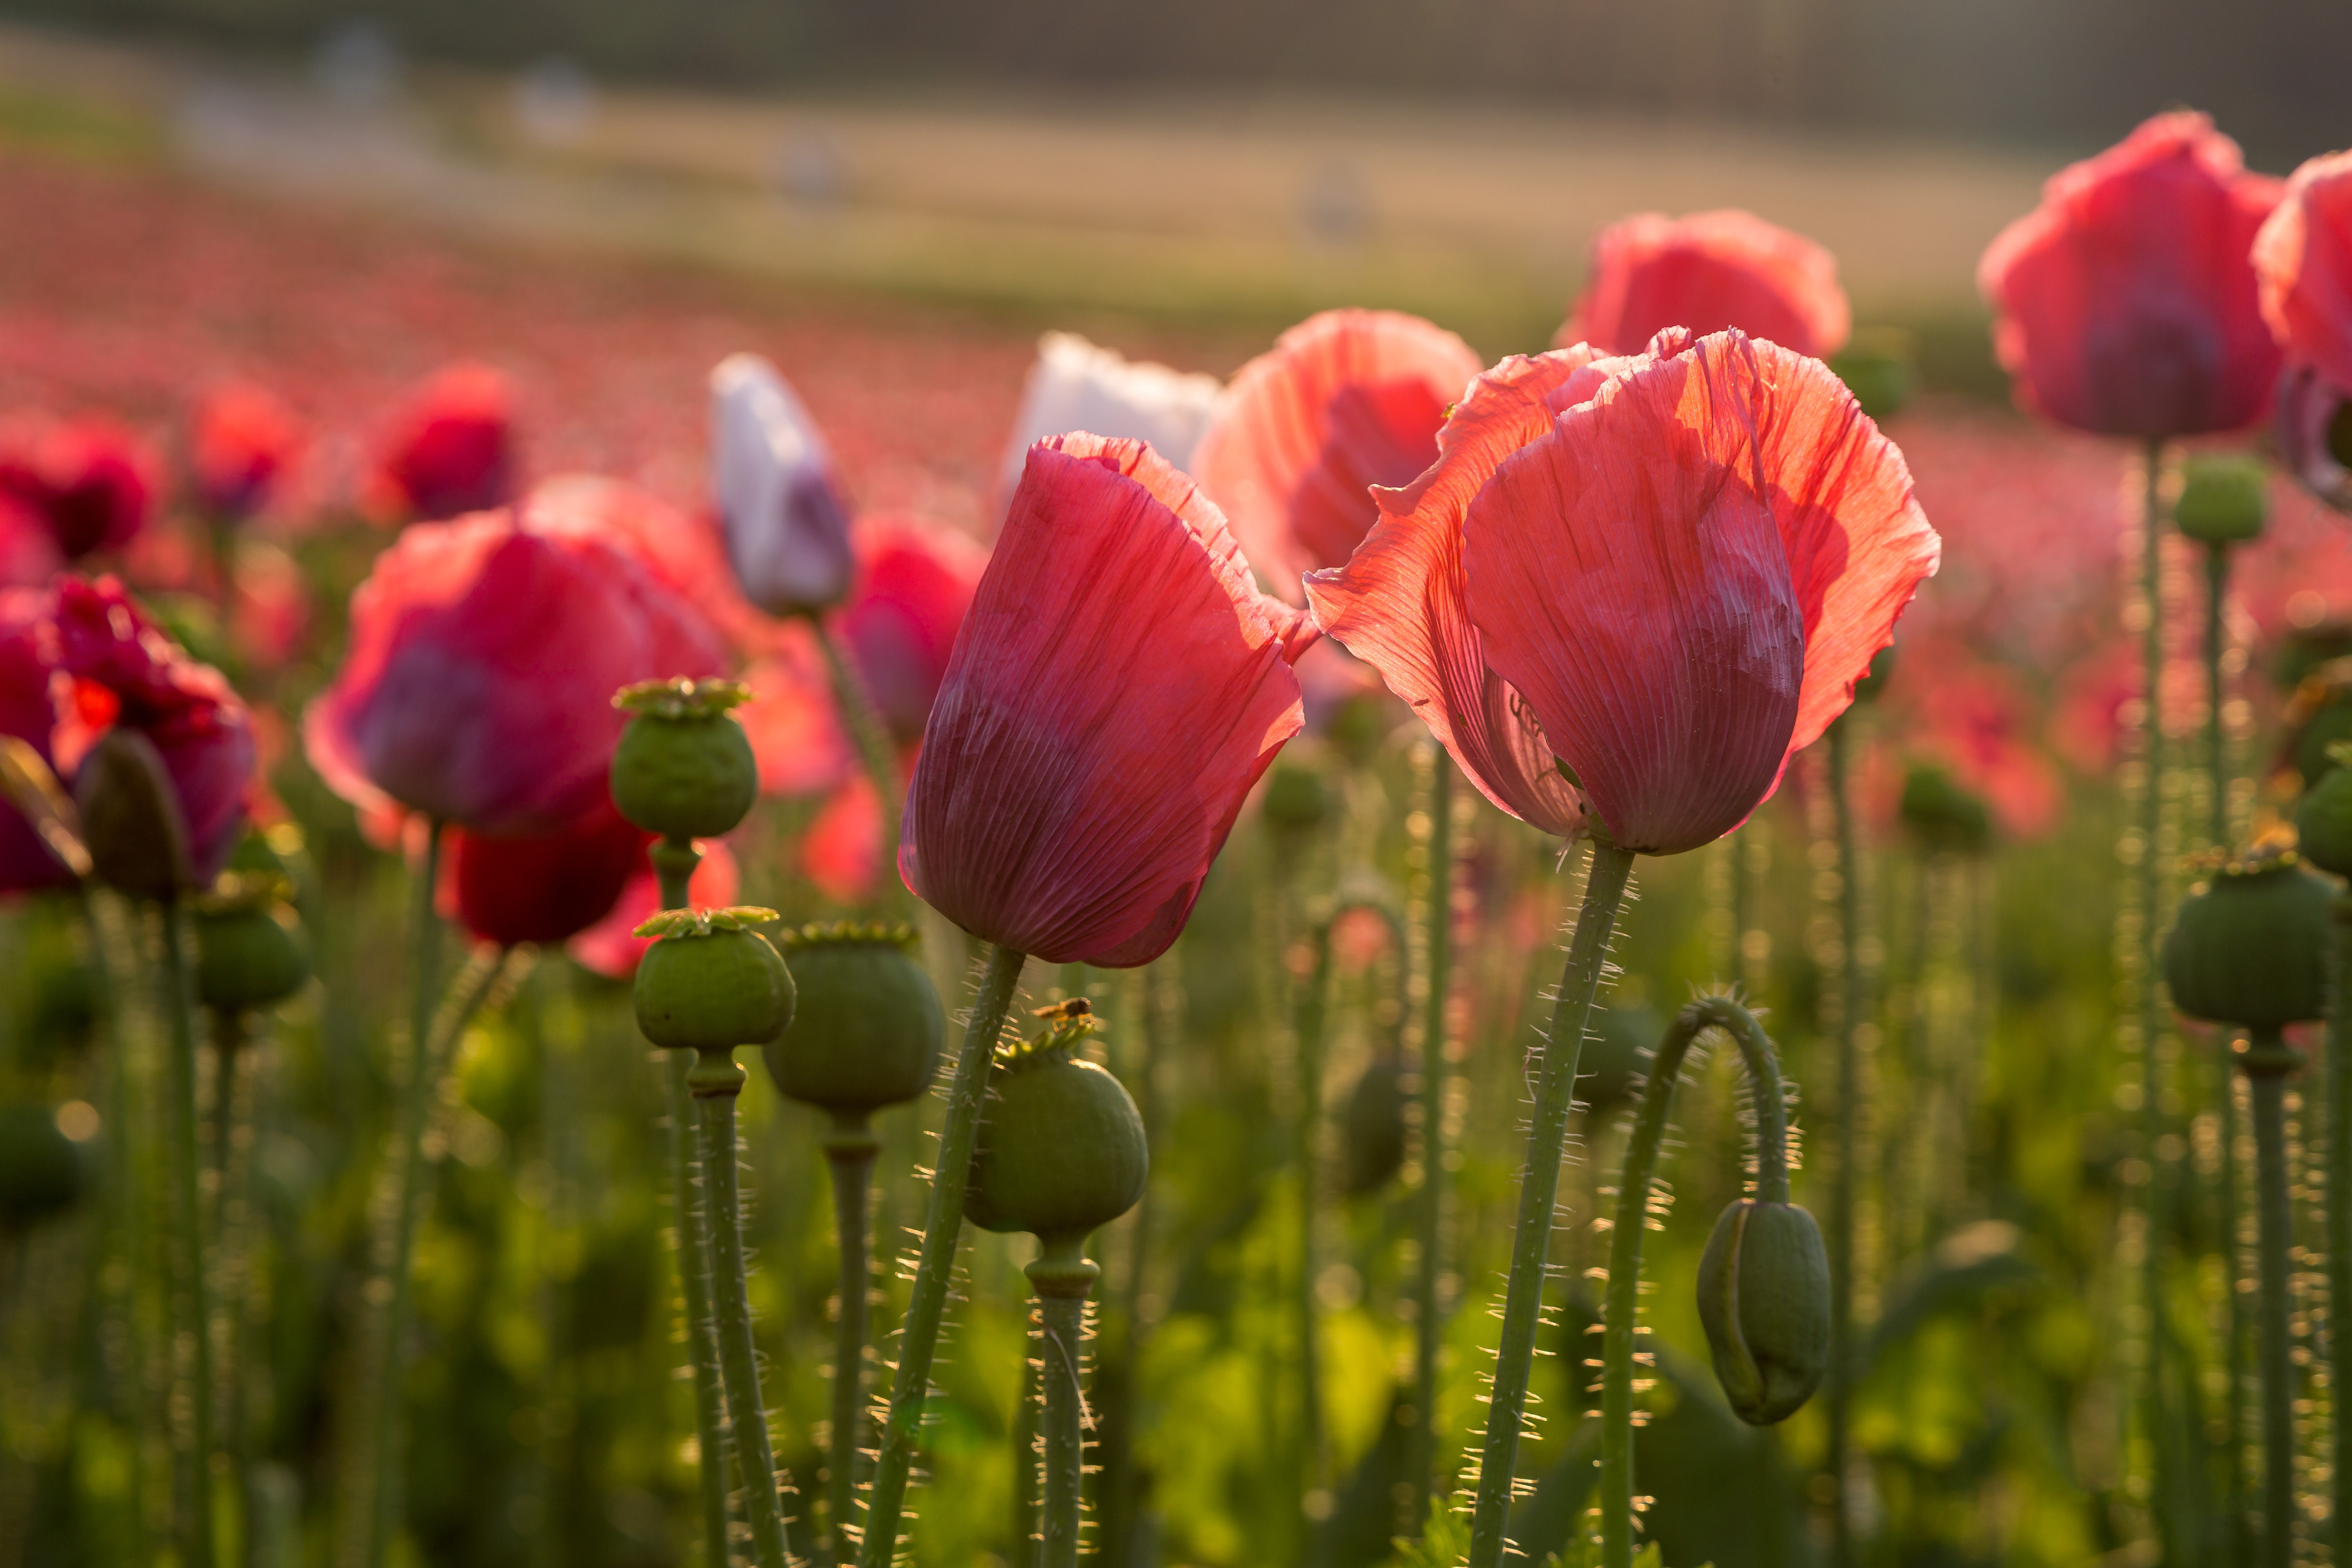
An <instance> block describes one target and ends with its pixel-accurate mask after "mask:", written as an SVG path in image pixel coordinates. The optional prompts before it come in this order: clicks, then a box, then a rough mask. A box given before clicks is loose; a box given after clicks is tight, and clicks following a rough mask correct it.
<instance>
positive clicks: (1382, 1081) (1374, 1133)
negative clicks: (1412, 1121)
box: [1340, 1056, 1406, 1198]
mask: <svg viewBox="0 0 2352 1568" xmlns="http://www.w3.org/2000/svg"><path fill="white" fill-rule="evenodd" d="M1404 1079H1405V1070H1404V1064H1403V1063H1402V1062H1401V1061H1399V1060H1398V1059H1397V1058H1394V1057H1388V1056H1381V1057H1374V1058H1372V1060H1371V1062H1370V1065H1369V1066H1367V1067H1366V1068H1364V1075H1363V1077H1361V1078H1360V1079H1357V1080H1356V1087H1355V1088H1354V1089H1351V1090H1349V1094H1348V1107H1347V1110H1346V1113H1345V1115H1344V1116H1343V1118H1342V1120H1341V1122H1340V1126H1341V1129H1342V1131H1344V1132H1345V1133H1346V1138H1347V1142H1346V1150H1345V1153H1346V1167H1347V1177H1348V1195H1349V1197H1351V1198H1352V1197H1361V1196H1362V1195H1363V1194H1366V1193H1370V1192H1377V1191H1379V1190H1380V1189H1381V1188H1382V1187H1384V1186H1386V1185H1388V1184H1389V1178H1390V1177H1391V1176H1393V1175H1395V1174H1396V1173H1397V1172H1399V1171H1400V1170H1402V1169H1403V1168H1404V1147H1405V1125H1404V1107H1405V1098H1406V1097H1405V1087H1404Z"/></svg>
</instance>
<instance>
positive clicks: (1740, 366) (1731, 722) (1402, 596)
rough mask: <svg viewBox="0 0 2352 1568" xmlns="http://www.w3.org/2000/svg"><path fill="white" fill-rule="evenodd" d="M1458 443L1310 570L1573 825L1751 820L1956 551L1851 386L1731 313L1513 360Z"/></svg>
mask: <svg viewBox="0 0 2352 1568" xmlns="http://www.w3.org/2000/svg"><path fill="white" fill-rule="evenodd" d="M1440 445H1441V447H1443V448H1444V455H1443V456H1442V457H1440V458H1439V459H1438V461H1437V463H1436V464H1435V465H1434V466H1433V468H1431V469H1430V471H1429V472H1428V473H1426V474H1424V475H1423V476H1422V478H1421V479H1419V480H1417V481H1416V482H1415V483H1414V485H1413V486H1412V488H1411V489H1408V490H1405V491H1403V492H1399V493H1396V494H1394V495H1392V496H1388V495H1384V496H1383V497H1382V499H1381V505H1382V510H1383V511H1384V513H1386V515H1385V516H1384V517H1383V519H1382V521H1381V525H1380V527H1379V528H1377V529H1375V530H1374V531H1373V533H1372V535H1371V537H1370V538H1369V539H1367V540H1366V541H1365V543H1364V548H1363V549H1362V550H1361V551H1360V552H1358V553H1357V556H1356V559H1355V560H1354V561H1351V562H1350V563H1349V565H1348V566H1347V568H1346V569H1345V570H1343V571H1340V572H1335V573H1324V574H1318V575H1317V576H1315V577H1313V578H1311V579H1309V583H1308V586H1309V590H1310V592H1311V593H1312V594H1313V595H1314V597H1315V603H1316V606H1317V613H1318V616H1319V617H1320V618H1321V619H1322V621H1323V624H1324V626H1326V627H1327V629H1328V630H1329V631H1330V632H1331V634H1332V635H1333V636H1334V637H1337V638H1338V639H1339V640H1340V641H1341V642H1343V643H1346V644H1348V646H1349V647H1350V649H1351V650H1352V651H1354V652H1356V653H1357V654H1358V655H1360V657H1362V658H1365V659H1366V660H1367V661H1369V662H1370V663H1371V664H1372V665H1373V666H1374V667H1375V668H1379V669H1380V670H1381V674H1382V676H1383V677H1384V678H1386V679H1387V680H1388V682H1389V685H1390V687H1391V689H1392V690H1394V691H1395V692H1396V693H1397V695H1398V696H1400V697H1402V698H1403V699H1404V700H1406V701H1407V702H1408V703H1411V704H1412V706H1413V708H1414V709H1415V710H1416V711H1419V712H1421V713H1422V714H1423V717H1424V718H1426V719H1428V720H1429V721H1430V722H1431V728H1432V729H1433V731H1436V732H1437V733H1438V736H1439V739H1441V740H1443V741H1444V742H1445V743H1446V745H1447V748H1448V750H1450V751H1452V752H1453V753H1454V757H1455V759H1456V761H1458V762H1459V763H1461V764H1462V767H1463V771H1464V772H1465V773H1468V774H1469V775H1470V776H1471V778H1472V779H1473V780H1474V781H1475V782H1476V783H1477V784H1478V785H1479V787H1480V788H1481V789H1482V790H1484V791H1485V792H1486V794H1487V795H1488V796H1489V797H1490V798H1492V799H1494V800H1495V801H1496V804H1497V805H1502V806H1503V807H1504V808H1505V809H1506V810H1510V811H1513V812H1515V813H1516V814H1517V815H1520V816H1527V817H1528V819H1529V820H1530V821H1534V822H1537V823H1538V825H1540V826H1545V827H1548V828H1549V829H1550V830H1552V831H1554V832H1574V831H1575V830H1576V829H1577V828H1578V826H1580V825H1581V823H1582V820H1583V817H1582V815H1581V812H1591V813H1597V814H1598V816H1599V817H1600V819H1601V822H1602V823H1603V824H1605V825H1606V826H1607V828H1608V830H1609V833H1610V835H1611V837H1612V838H1614V839H1615V841H1616V842H1617V843H1619V844H1620V845H1622V846H1623V847H1626V848H1629V849H1633V850H1638V851H1641V852H1643V853H1646V854H1653V855H1670V854H1675V853H1677V852H1679V851H1681V850H1684V849H1691V848H1696V847H1697V846H1699V845H1701V844H1705V843H1706V842H1708V841H1709V840H1711V839H1713V838H1716V837H1720V836H1721V835H1722V834H1724V833H1727V832H1728V831H1730V829H1731V828H1733V827H1735V826H1738V824H1739V822H1740V821H1741V820H1742V819H1743V818H1744V817H1746V816H1747V815H1748V813H1749V812H1750V811H1752V810H1753V809H1754V808H1755V806H1756V805H1757V804H1758V803H1759V802H1760V801H1761V800H1763V799H1764V798H1765V796H1767V795H1769V794H1770V793H1771V791H1772V788H1773V786H1774V784H1776V783H1777V782H1778V780H1779V778H1780V773H1781V770H1782V769H1783V767H1784V766H1785V765H1786V763H1787V759H1788V757H1789V755H1790V753H1792V752H1795V751H1796V750H1798V749H1799V748H1801V747H1802V746H1805V745H1808V744H1810V743H1811V742H1812V741H1813V740H1814V739H1816V738H1817V737H1818V736H1819V735H1820V734H1821V732H1822V731H1823V730H1824V729H1826V728H1828V726H1829V723H1830V721H1832V719H1834V718H1835V717H1837V715H1838V714H1839V713H1840V712H1842V711H1843V710H1844V709H1845V707H1846V705H1847V703H1848V702H1850V701H1851V700H1853V682H1854V680H1855V679H1857V678H1858V677H1860V676H1861V675H1862V673H1863V672H1864V670H1865V669H1866V668H1869V664H1870V659H1871V658H1872V656H1873V655H1874V654H1875V653H1876V652H1877V650H1878V649H1880V648H1882V647H1885V646H1886V645H1887V643H1888V642H1889V641H1891V640H1892V637H1893V631H1894V625H1895V616H1897V615H1899V614H1900V613H1901V611H1902V608H1903V606H1904V605H1906V604H1907V603H1908V602H1909V600H1910V598H1911V595H1912V593H1913V591H1914V590H1915V589H1916V587H1917V585H1918V584H1919V581H1920V580H1921V579H1922V578H1924V577H1926V576H1927V575H1928V574H1930V573H1932V572H1933V571H1934V570H1935V566H1936V559H1937V539H1936V535H1935V531H1934V530H1932V529H1930V528H1929V527H1928V526H1927V519H1926V518H1925V517H1923V516H1922V515H1921V514H1920V512H1919V510H1918V507H1917V506H1916V504H1915V503H1914V502H1913V500H1912V499H1911V482H1910V476H1909V474H1908V473H1907V472H1906V470H1905V468H1904V466H1903V459H1902V456H1901V454H1900V453H1898V452H1897V451H1895V447H1894V446H1893V445H1892V444H1891V443H1889V442H1888V441H1887V440H1886V439H1885V437H1883V436H1881V435H1880V434H1879V433H1878V429H1877V427H1876V426H1874V425H1873V424H1872V423H1871V422H1870V420H1869V419H1868V418H1867V417H1865V416H1864V415H1863V413H1862V411H1861V409H1860V408H1859V407H1858V406H1856V405H1855V404H1854V401H1853V396H1852V395H1850V394H1848V393H1847V392H1846V390H1845V388H1844V386H1843V384H1841V383H1840V382H1839V381H1838V379H1837V378H1836V376H1835V375H1833V374H1831V372H1830V371H1829V370H1828V369H1827V368H1826V367H1825V366H1823V365H1822V363H1820V362H1819V361H1817V360H1813V359H1811V358H1808V357H1806V356H1803V355H1800V354H1797V353H1793V352H1791V351H1790V350H1787V349H1783V348H1780V347H1779V346H1778V345H1776V344H1772V343H1768V342H1754V341H1751V340H1749V339H1748V338H1747V337H1746V336H1744V335H1743V334H1741V333H1739V332H1737V331H1732V332H1721V333H1717V334H1714V335H1711V336H1708V337H1706V338H1696V339H1695V338H1694V337H1693V336H1692V335H1691V334H1690V333H1688V332H1684V331H1670V332H1662V333H1660V334H1659V336H1658V338H1657V340H1656V342H1654V343H1653V344H1652V345H1651V349H1650V352H1649V353H1646V354H1642V355H1638V356H1634V357H1633V358H1630V359H1601V360H1595V359H1592V358H1591V357H1590V351H1589V350H1583V349H1580V350H1571V351H1565V352H1556V353H1550V354H1546V355H1543V356H1541V357H1540V358H1538V359H1534V360H1526V359H1512V360H1506V361H1505V362H1504V363H1502V364H1500V365H1498V366H1496V368H1495V369H1494V370H1492V371H1489V372H1488V373H1487V374H1486V375H1484V376H1481V377H1480V378H1479V381H1478V383H1477V384H1476V385H1475V386H1474V387H1473V388H1472V390H1471V394H1470V395H1469V396H1468V397H1466V398H1465V399H1464V401H1463V404H1462V406H1461V407H1460V408H1458V409H1456V410H1455V412H1454V417H1453V419H1451V420H1450V421H1448V424H1447V427H1446V430H1445V433H1444V436H1443V437H1441V438H1440ZM1474 628H1475V636H1474V635H1472V634H1473V629H1474ZM1441 720H1443V721H1444V728H1443V729H1440V728H1439V722H1440V721H1441ZM1554 759H1557V763H1558V766H1559V774H1560V775H1565V776H1566V777H1567V778H1568V780H1569V782H1570V783H1572V784H1577V785H1578V786H1580V791H1581V796H1582V799H1581V803H1580V802H1579V801H1578V799H1577V797H1576V795H1574V794H1570V793H1564V792H1562V791H1561V790H1560V789H1559V785H1558V784H1555V783H1553V782H1551V780H1552V778H1553V776H1554V775H1553V773H1552V767H1553V760H1554ZM1580 805H1581V812H1580Z"/></svg>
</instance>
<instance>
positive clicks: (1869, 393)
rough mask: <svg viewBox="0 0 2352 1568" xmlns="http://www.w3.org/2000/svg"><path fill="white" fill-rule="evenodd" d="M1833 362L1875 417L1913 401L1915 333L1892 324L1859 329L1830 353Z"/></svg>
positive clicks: (1864, 408)
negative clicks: (1912, 341) (1851, 337)
mask: <svg viewBox="0 0 2352 1568" xmlns="http://www.w3.org/2000/svg"><path fill="white" fill-rule="evenodd" d="M1829 363H1830V369H1832V370H1833V371H1835V372H1836V373H1837V378H1838V379H1839V380H1840V381H1843V382H1844V383H1845V387H1846V390H1847V391H1848V392H1851V393H1853V400H1854V401H1855V402H1856V403H1858V404H1860V405H1862V411H1863V412H1864V414H1867V415H1869V416H1870V417H1871V418H1873V419H1874V420H1880V421H1884V420H1885V419H1886V418H1888V417H1889V416H1892V415H1894V414H1895V413H1897V412H1899V411H1900V410H1901V409H1902V407H1903V405H1905V404H1906V403H1908V402H1910V401H1911V394H1912V392H1913V391H1914V390H1915V389H1916V384H1917V381H1918V374H1917V372H1916V369H1915V368H1914V355H1913V353H1912V344H1911V334H1910V333H1908V332H1905V331H1898V330H1896V329H1894V328H1891V327H1882V328H1876V329H1873V330H1871V331H1862V332H1857V333H1855V334H1854V337H1853V342H1850V343H1848V344H1847V345H1846V346H1845V348H1844V349H1843V350H1842V351H1840V352H1839V353H1833V354H1832V355H1830V362H1829Z"/></svg>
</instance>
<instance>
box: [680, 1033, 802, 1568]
mask: <svg viewBox="0 0 2352 1568" xmlns="http://www.w3.org/2000/svg"><path fill="white" fill-rule="evenodd" d="M743 1077H744V1074H743V1069H742V1068H741V1067H740V1066H739V1065H738V1064H737V1063H736V1060H735V1055H734V1053H733V1052H732V1051H701V1052H698V1053H697V1054H696V1060H695V1063H694V1066H693V1067H692V1068H689V1069H688V1073H687V1087H688V1089H690V1090H691V1091H692V1093H693V1096H694V1102H695V1108H696V1110H697V1111H698V1116H697V1124H698V1126H699V1128H700V1130H701V1133H702V1140H701V1142H702V1146H701V1156H702V1186H703V1191H704V1193H705V1194H708V1196H709V1205H710V1226H709V1228H710V1261H711V1265H712V1268H713V1275H712V1279H711V1291H710V1295H711V1305H712V1306H713V1307H714V1308H715V1309H716V1310H717V1315H718V1328H719V1386H720V1388H721V1389H722V1390H723V1391H724V1392H725V1394H726V1396H727V1427H728V1432H729V1434H730V1436H732V1437H733V1438H734V1440H735V1442H734V1447H735V1462H736V1465H737V1467H738V1468H740V1471H741V1472H742V1479H743V1515H744V1517H745V1518H746V1519H747V1520H749V1521H751V1560H752V1562H753V1563H756V1564H758V1568H789V1564H790V1557H791V1554H790V1552H788V1551H787V1550H786V1548H785V1543H784V1510H783V1505H782V1501H781V1500H780V1499H779V1488H778V1487H777V1485H776V1457H775V1452H774V1450H773V1448H772V1447H771V1445H770V1442H769V1438H768V1412H767V1408H766V1406H764V1405H761V1402H760V1350H759V1345H758V1343H757V1342H756V1341H755V1340H754V1339H753V1338H752V1335H751V1289H750V1282H749V1278H748V1275H749V1270H748V1269H747V1268H746V1266H745V1263H744V1258H743V1205H742V1196H741V1194H740V1190H739V1184H738V1182H737V1181H736V1175H735V1097H736V1096H737V1095H739V1094H740V1093H741V1092H742V1091H743Z"/></svg>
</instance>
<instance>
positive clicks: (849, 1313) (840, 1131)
mask: <svg viewBox="0 0 2352 1568" xmlns="http://www.w3.org/2000/svg"><path fill="white" fill-rule="evenodd" d="M879 1147H880V1145H879V1144H878V1143H877V1142H876V1140H875V1137H874V1130H873V1128H872V1127H871V1126H870V1125H868V1123H867V1121H866V1114H865V1113H864V1112H863V1111H856V1112H836V1113H835V1118H834V1124H833V1131H832V1133H831V1134H830V1135H829V1136H827V1137H826V1139H825V1141H824V1158H825V1163H826V1164H828V1165H829V1166H831V1167H832V1171H833V1230H834V1236H835V1239H836V1240H837V1241H838V1243H839V1249H840V1254H841V1289H840V1296H841V1305H840V1311H839V1313H838V1314H837V1315H836V1317H835V1320H834V1325H833V1434H832V1436H833V1451H832V1454H831V1457H830V1458H829V1461H828V1468H827V1470H826V1473H825V1492H824V1496H825V1530H826V1533H827V1536H828V1538H829V1541H828V1551H829V1552H830V1553H831V1561H833V1562H835V1563H846V1562H848V1561H850V1560H851V1558H852V1557H853V1555H854V1548H853V1547H852V1545H851V1542H852V1541H853V1540H854V1539H855V1536H856V1532H855V1531H854V1530H853V1529H852V1528H851V1521H853V1520H855V1519H856V1517H857V1456H858V1454H859V1452H860V1451H861V1449H862V1447H863V1445H862V1444H861V1443H860V1442H859V1441H858V1434H859V1429H860V1427H861V1426H864V1424H865V1419H866V1318H867V1313H866V1307H867V1299H868V1297H869V1296H870V1294H871V1293H872V1290H873V1281H872V1278H871V1272H872V1268H873V1259H872V1257H871V1253H870V1250H869V1248H868V1247H867V1239H866V1209H867V1208H868V1207H869V1206H870V1203H871V1198H872V1185H873V1179H874V1156H875V1154H876V1152H877V1150H878V1149H879Z"/></svg>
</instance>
